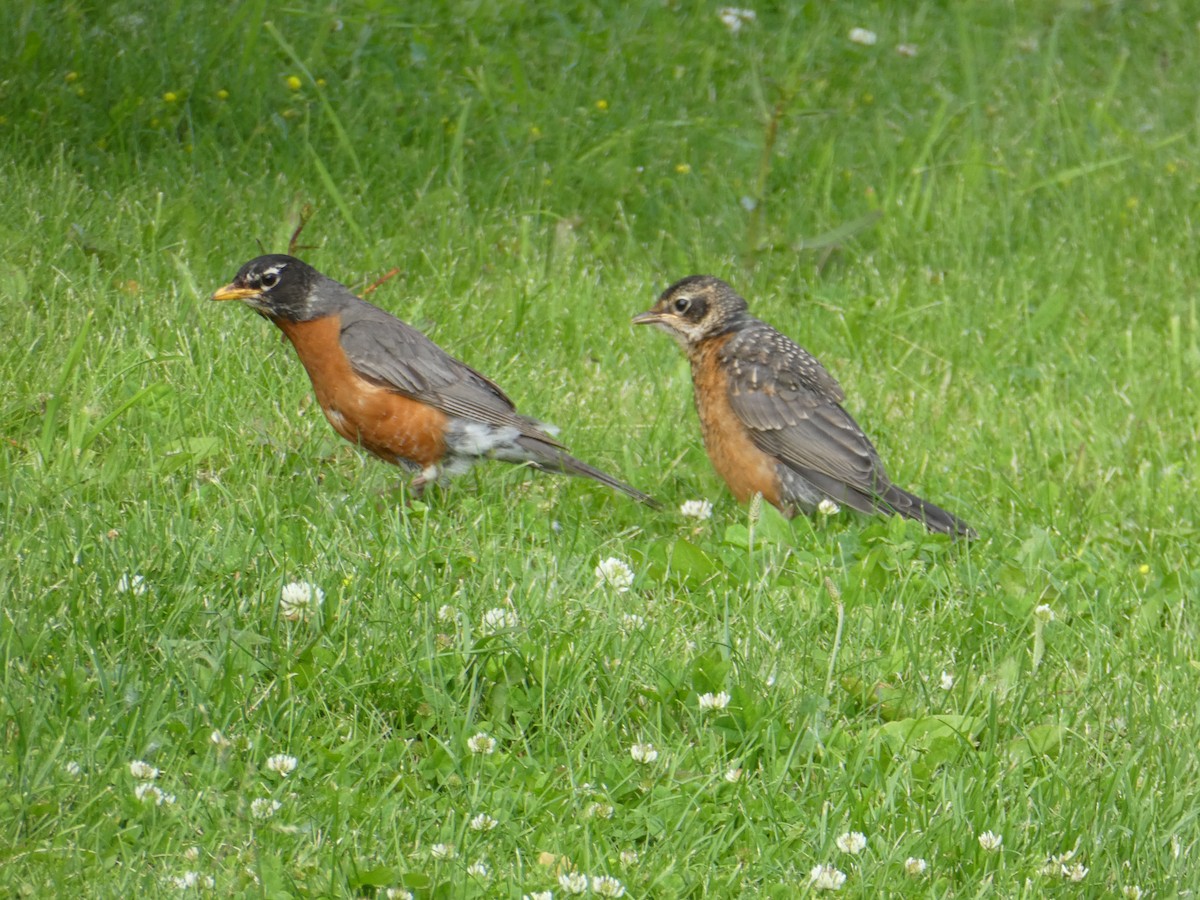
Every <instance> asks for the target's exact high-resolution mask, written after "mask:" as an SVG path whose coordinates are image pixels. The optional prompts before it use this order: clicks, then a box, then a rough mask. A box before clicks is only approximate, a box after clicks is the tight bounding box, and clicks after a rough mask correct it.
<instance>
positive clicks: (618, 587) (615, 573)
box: [594, 556, 633, 594]
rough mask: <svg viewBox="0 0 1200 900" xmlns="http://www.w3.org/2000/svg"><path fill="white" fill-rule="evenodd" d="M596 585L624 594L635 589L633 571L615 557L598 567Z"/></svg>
mask: <svg viewBox="0 0 1200 900" xmlns="http://www.w3.org/2000/svg"><path fill="white" fill-rule="evenodd" d="M594 574H595V576H596V583H597V584H598V585H604V586H607V587H610V588H612V589H613V590H615V591H616V592H617V593H618V594H624V593H625V592H626V591H628V590H629V589H630V588H631V587H633V569H631V568H629V566H627V565H626V564H625V563H624V562H622V561H621V560H619V559H617V558H616V557H615V556H610V557H609V558H608V559H606V560H604V561H603V562H601V563H600V564H599V565H597V566H596V569H595V572H594Z"/></svg>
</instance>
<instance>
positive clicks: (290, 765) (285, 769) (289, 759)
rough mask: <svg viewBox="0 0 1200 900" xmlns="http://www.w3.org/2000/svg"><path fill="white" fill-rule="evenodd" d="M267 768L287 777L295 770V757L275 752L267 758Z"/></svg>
mask: <svg viewBox="0 0 1200 900" xmlns="http://www.w3.org/2000/svg"><path fill="white" fill-rule="evenodd" d="M267 768H268V769H270V770H271V771H272V772H275V773H276V774H278V775H279V776H281V777H283V778H287V777H288V776H289V775H291V774H292V772H294V771H296V757H294V756H288V754H286V753H276V754H275V755H274V756H272V757H271V758H270V759H268V760H267Z"/></svg>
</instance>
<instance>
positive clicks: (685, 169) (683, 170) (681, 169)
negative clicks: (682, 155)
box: [675, 163, 692, 175]
mask: <svg viewBox="0 0 1200 900" xmlns="http://www.w3.org/2000/svg"><path fill="white" fill-rule="evenodd" d="M675 171H676V172H678V173H679V174H680V175H687V174H688V173H689V172H691V171H692V167H691V166H689V165H688V164H687V163H680V164H679V165H677V166H676V167H675Z"/></svg>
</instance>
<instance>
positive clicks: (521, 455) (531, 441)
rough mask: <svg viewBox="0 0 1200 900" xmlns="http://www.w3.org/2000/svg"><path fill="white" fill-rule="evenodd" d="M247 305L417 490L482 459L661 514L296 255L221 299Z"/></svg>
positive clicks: (345, 432) (257, 264)
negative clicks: (607, 493)
mask: <svg viewBox="0 0 1200 900" xmlns="http://www.w3.org/2000/svg"><path fill="white" fill-rule="evenodd" d="M213 299H214V300H241V301H242V302H243V303H245V304H246V305H247V306H249V307H250V308H251V309H253V310H254V311H255V312H257V313H259V314H260V315H262V316H264V317H265V318H267V319H270V320H271V321H272V322H274V323H275V325H276V326H278V328H279V330H280V331H282V332H283V333H284V334H285V335H286V336H287V338H288V340H289V341H291V343H292V346H293V347H294V348H295V350H296V355H297V356H299V357H300V362H301V363H303V365H304V368H305V369H306V370H307V371H308V377H309V378H310V379H311V381H312V386H313V390H314V392H315V393H316V396H317V402H318V403H319V404H320V405H321V410H322V411H323V412H324V413H325V418H326V419H328V420H329V424H330V425H332V426H333V428H334V430H335V431H337V433H338V434H340V435H341V436H342V437H344V438H345V439H346V440H348V441H350V442H351V443H353V444H357V445H359V446H360V447H362V448H363V449H364V450H366V451H367V452H369V453H372V454H374V455H375V456H377V457H379V458H380V459H382V460H384V461H385V462H389V463H392V464H394V465H399V466H403V467H406V468H408V469H411V470H416V471H417V473H418V474H417V476H416V478H415V479H414V480H413V482H412V489H413V492H414V493H415V494H416V495H417V496H420V494H421V493H422V491H423V490H424V488H425V486H426V485H428V484H429V483H431V482H437V481H441V480H443V479H445V478H446V477H447V476H449V475H452V474H457V473H459V472H463V471H466V470H467V469H469V468H470V467H471V466H472V465H473V464H474V463H475V462H477V461H479V460H481V459H499V460H503V461H505V462H511V463H523V464H527V465H529V466H532V467H533V468H536V469H544V470H547V471H551V472H562V473H565V474H567V475H581V476H583V477H585V478H591V479H593V480H595V481H598V482H600V483H601V484H604V485H607V486H608V487H611V488H615V489H616V490H618V491H621V492H623V493H625V494H628V495H629V496H630V497H633V498H634V499H635V500H639V501H641V502H642V503H649V504H651V505H654V501H653V500H652V499H651V498H650V497H648V496H647V495H646V494H643V493H642V492H641V491H639V490H637V489H636V488H632V487H630V486H629V485H627V484H625V483H623V482H621V481H618V480H617V479H616V478H613V477H612V476H611V475H608V474H606V473H605V472H601V471H600V470H599V469H596V468H593V467H592V466H589V465H588V464H587V463H585V462H582V461H581V460H578V459H576V458H575V457H573V456H571V455H570V454H569V453H567V452H566V449H565V448H564V447H563V445H562V444H560V443H559V442H558V441H557V440H555V439H554V437H553V436H552V434H551V433H550V431H551V426H547V425H545V424H543V423H542V422H538V421H537V420H535V419H531V418H529V417H528V416H523V415H521V414H519V413H518V412H517V411H516V408H515V407H514V405H513V402H512V401H511V400H510V399H508V397H507V396H506V395H505V393H504V392H503V391H502V390H500V388H499V387H498V386H497V385H496V384H495V383H494V382H493V381H491V380H490V379H488V378H485V377H484V376H483V375H480V374H479V373H478V372H476V371H475V370H474V369H472V368H471V367H470V366H468V365H467V364H466V363H463V362H459V361H458V360H457V359H455V358H454V357H452V356H450V355H449V354H448V353H446V352H445V351H444V350H442V349H441V348H440V347H439V346H437V344H435V343H433V341H431V340H429V338H427V337H426V336H425V335H423V334H422V333H421V332H419V331H417V330H416V329H415V328H413V327H412V326H410V325H407V324H405V323H404V322H401V321H400V320H399V319H397V318H396V317H395V316H393V315H391V314H390V313H387V312H384V311H383V310H382V309H380V308H379V307H377V306H373V305H372V304H370V303H367V302H366V301H365V300H361V299H359V298H358V297H356V296H355V295H354V293H353V292H352V291H350V289H349V288H347V287H346V286H345V285H343V284H340V283H338V282H336V281H334V280H333V279H332V278H327V277H326V276H324V275H322V274H321V273H320V272H318V271H317V270H316V269H314V268H313V267H312V266H310V265H308V264H307V263H304V262H302V261H301V260H299V259H296V258H295V257H293V256H284V255H271V256H260V257H258V258H257V259H252V260H251V261H250V262H248V263H246V264H245V265H244V266H242V268H241V269H240V270H239V271H238V273H237V277H236V278H234V279H233V281H232V282H231V283H230V284H228V285H226V286H225V287H223V288H221V289H220V290H218V291H217V292H216V293H215V294H213Z"/></svg>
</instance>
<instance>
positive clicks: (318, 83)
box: [317, 78, 325, 87]
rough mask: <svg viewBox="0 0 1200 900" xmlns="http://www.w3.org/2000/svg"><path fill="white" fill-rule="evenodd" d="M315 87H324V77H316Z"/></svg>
mask: <svg viewBox="0 0 1200 900" xmlns="http://www.w3.org/2000/svg"><path fill="white" fill-rule="evenodd" d="M317 87H325V79H324V78H318V79H317Z"/></svg>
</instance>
